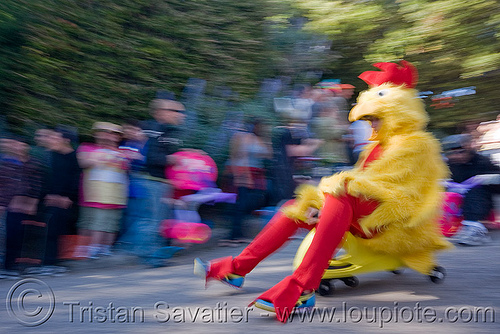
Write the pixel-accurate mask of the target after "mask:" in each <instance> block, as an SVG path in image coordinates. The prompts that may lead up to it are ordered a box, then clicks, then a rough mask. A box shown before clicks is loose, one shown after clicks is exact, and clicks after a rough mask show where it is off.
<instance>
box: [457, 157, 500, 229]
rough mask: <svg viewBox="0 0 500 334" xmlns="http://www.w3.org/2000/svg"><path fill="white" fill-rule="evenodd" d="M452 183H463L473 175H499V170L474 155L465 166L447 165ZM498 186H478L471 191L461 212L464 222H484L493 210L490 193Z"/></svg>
mask: <svg viewBox="0 0 500 334" xmlns="http://www.w3.org/2000/svg"><path fill="white" fill-rule="evenodd" d="M449 167H450V171H451V177H452V179H453V181H454V182H463V181H465V180H467V179H469V178H471V177H473V176H475V175H481V174H493V173H500V168H499V167H498V166H496V165H494V164H493V163H492V162H491V161H490V159H488V158H487V157H485V156H482V155H480V154H477V153H474V156H473V157H472V159H471V160H470V161H469V162H468V163H465V164H453V163H452V164H449ZM498 188H499V186H479V187H475V188H473V189H471V190H470V191H469V192H468V193H467V194H466V195H465V198H464V203H463V205H462V212H463V215H464V218H465V219H466V220H473V221H477V220H486V219H487V218H488V216H489V215H490V212H491V210H492V208H493V198H492V193H497V192H498V190H499V189H498Z"/></svg>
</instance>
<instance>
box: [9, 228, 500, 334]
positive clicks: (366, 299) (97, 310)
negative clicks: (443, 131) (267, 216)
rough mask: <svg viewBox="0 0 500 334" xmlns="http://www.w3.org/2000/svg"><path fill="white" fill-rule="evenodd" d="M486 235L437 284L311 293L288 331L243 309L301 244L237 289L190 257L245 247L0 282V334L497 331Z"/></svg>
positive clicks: (388, 279)
mask: <svg viewBox="0 0 500 334" xmlns="http://www.w3.org/2000/svg"><path fill="white" fill-rule="evenodd" d="M492 237H493V241H492V242H491V243H490V244H488V245H486V246H480V247H457V248H455V249H454V250H452V251H449V252H446V253H442V254H440V255H439V261H440V264H441V265H442V266H443V267H445V268H446V270H447V277H446V279H445V281H444V282H443V283H442V284H434V283H432V282H430V280H429V279H428V278H427V277H425V276H422V275H421V274H418V273H416V272H413V271H411V270H409V269H406V270H405V271H404V272H403V274H401V275H394V274H392V273H389V272H378V273H371V274H367V275H362V276H359V277H358V278H359V280H360V284H359V286H358V287H355V288H350V287H347V286H345V285H344V284H343V283H342V282H340V281H337V282H336V283H335V285H336V290H335V294H334V295H333V296H331V297H321V296H317V302H316V306H317V309H316V311H315V313H314V314H312V313H309V314H305V315H304V318H301V317H300V316H295V317H294V318H292V319H291V320H292V321H290V322H289V323H287V324H281V323H279V322H278V321H276V319H275V318H274V315H273V314H271V313H268V312H265V311H261V310H259V309H256V308H253V307H251V308H248V307H247V305H248V303H249V302H251V301H252V300H253V299H254V298H256V297H257V296H258V295H259V294H260V293H262V292H263V291H265V290H266V289H268V288H269V287H271V286H272V285H273V284H275V283H277V282H278V281H280V280H281V279H282V278H283V277H285V276H286V275H288V274H290V273H291V270H292V269H291V264H292V259H293V256H294V254H295V251H296V249H297V247H298V245H299V243H300V240H292V241H291V242H290V243H289V244H288V245H287V246H286V247H284V248H283V249H281V250H280V251H279V252H277V253H275V254H273V255H272V256H271V257H269V258H268V259H266V260H265V261H264V262H262V263H261V264H260V265H259V266H258V267H257V268H256V269H255V270H254V271H253V272H252V273H250V274H249V275H248V276H247V279H246V281H245V285H244V289H242V290H234V289H232V288H230V287H227V286H225V285H223V284H220V283H218V282H213V283H211V284H209V286H208V289H205V286H204V282H203V281H202V280H201V279H199V278H197V277H195V276H193V274H192V269H193V265H192V262H193V258H194V257H196V256H201V257H202V258H204V259H212V258H217V257H222V256H227V255H236V254H238V253H239V251H241V249H242V247H239V248H217V247H211V248H204V249H198V250H191V251H189V252H187V253H185V254H181V255H179V256H176V257H174V258H173V259H171V261H170V265H169V266H167V267H163V268H156V269H152V268H146V267H144V266H141V265H138V264H136V263H135V261H134V259H133V258H130V257H126V256H121V257H120V256H117V257H115V258H114V259H108V260H96V261H100V262H93V263H89V264H81V265H79V266H76V267H75V268H74V270H72V272H70V273H68V274H66V275H65V276H62V277H34V278H26V279H24V280H21V279H19V280H8V279H2V280H0V296H1V297H0V298H2V301H1V303H0V332H1V333H40V334H41V333H63V332H64V333H155V334H157V333H184V332H186V333H187V332H189V333H281V332H286V333H288V332H290V333H299V332H300V333H308V332H310V333H327V332H344V333H379V332H382V331H383V332H394V333H421V332H424V331H428V332H432V333H456V334H458V333H472V332H475V333H499V332H500V325H499V323H500V286H499V284H500V261H499V259H498V258H499V254H500V231H494V233H492ZM3 300H6V302H5V303H4V302H3ZM52 310H53V312H51V311H52Z"/></svg>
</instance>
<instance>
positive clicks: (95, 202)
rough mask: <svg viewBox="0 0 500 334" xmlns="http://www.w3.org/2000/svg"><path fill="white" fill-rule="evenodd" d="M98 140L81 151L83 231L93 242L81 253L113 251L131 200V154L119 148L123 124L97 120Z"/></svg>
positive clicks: (94, 126) (99, 253) (91, 254)
mask: <svg viewBox="0 0 500 334" xmlns="http://www.w3.org/2000/svg"><path fill="white" fill-rule="evenodd" d="M92 130H93V132H94V139H95V144H88V143H84V144H82V145H80V147H79V148H78V151H77V158H78V162H79V164H80V167H81V168H82V169H83V178H82V188H81V195H80V196H81V197H80V217H79V221H78V227H79V229H80V234H81V235H84V236H90V240H91V241H90V246H81V248H80V251H79V252H78V253H79V254H78V255H79V256H82V257H89V258H96V257H98V256H99V255H111V245H112V244H113V242H114V239H115V236H116V233H117V232H118V231H119V228H120V226H119V225H120V219H121V216H122V210H123V209H124V208H125V206H126V204H127V192H128V179H127V169H128V161H127V156H126V155H125V154H124V153H122V152H121V151H119V150H118V145H119V143H120V140H121V134H122V128H121V126H119V125H116V124H113V123H107V122H96V123H94V125H93V127H92Z"/></svg>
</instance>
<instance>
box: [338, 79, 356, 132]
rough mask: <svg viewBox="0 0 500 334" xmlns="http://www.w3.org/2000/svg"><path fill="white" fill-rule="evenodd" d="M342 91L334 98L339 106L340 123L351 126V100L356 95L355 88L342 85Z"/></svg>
mask: <svg viewBox="0 0 500 334" xmlns="http://www.w3.org/2000/svg"><path fill="white" fill-rule="evenodd" d="M339 86H340V91H336V94H335V97H334V98H333V101H334V103H335V104H336V105H337V108H338V110H339V113H340V115H341V117H340V121H341V122H343V123H344V124H346V125H348V124H349V120H348V118H349V112H350V111H351V105H350V100H351V98H352V96H353V95H354V88H355V87H354V86H353V85H349V84H340V85H339Z"/></svg>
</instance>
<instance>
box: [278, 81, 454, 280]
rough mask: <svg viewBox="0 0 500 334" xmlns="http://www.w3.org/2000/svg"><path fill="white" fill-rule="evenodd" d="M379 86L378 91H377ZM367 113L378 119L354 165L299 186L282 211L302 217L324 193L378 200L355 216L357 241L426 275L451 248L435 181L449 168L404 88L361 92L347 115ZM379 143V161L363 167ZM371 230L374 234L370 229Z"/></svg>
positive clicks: (417, 101)
mask: <svg viewBox="0 0 500 334" xmlns="http://www.w3.org/2000/svg"><path fill="white" fill-rule="evenodd" d="M382 90H383V94H381V93H380V92H381V91H382ZM367 115H371V116H374V117H377V118H379V119H380V120H381V122H382V126H381V128H380V129H379V131H378V132H377V133H375V134H374V136H373V139H375V140H376V142H375V143H374V144H371V145H370V146H369V147H367V148H366V149H365V151H364V152H363V155H362V157H361V158H360V161H359V162H358V164H357V165H356V166H355V168H354V169H352V170H350V171H346V172H341V173H338V174H334V175H332V176H330V177H326V178H323V179H322V180H321V182H320V184H319V186H318V187H317V188H308V189H307V188H306V189H302V190H299V192H298V199H297V205H295V206H294V207H290V208H287V209H285V210H284V211H285V214H286V215H287V216H289V217H293V218H296V219H300V220H303V218H304V216H303V213H302V214H300V212H303V210H304V209H307V207H309V206H313V207H318V203H322V200H323V198H324V196H323V193H329V194H332V195H334V196H340V195H342V194H344V193H345V192H346V191H347V193H348V194H350V195H352V196H355V197H360V198H367V199H373V200H376V201H378V202H379V205H378V207H377V208H376V209H375V211H373V212H372V213H371V214H370V215H368V216H366V217H364V218H362V219H361V220H360V222H359V223H360V226H361V228H362V229H363V230H364V232H365V233H366V234H367V235H370V234H373V236H372V237H371V238H369V239H360V240H359V241H360V242H361V243H363V244H364V245H366V246H368V247H369V248H370V249H372V250H373V251H374V252H381V253H385V254H390V255H394V256H398V257H400V258H401V259H402V260H403V262H405V263H406V264H407V265H408V267H410V268H412V269H415V270H417V271H419V272H421V273H424V274H427V273H429V272H430V270H431V269H432V267H433V266H434V264H435V263H434V259H433V253H434V252H435V251H437V250H441V249H445V248H448V247H450V246H451V244H450V243H449V242H447V241H446V240H445V239H444V237H443V236H442V234H441V233H440V230H439V226H438V219H439V216H440V214H441V203H442V192H443V189H442V187H441V185H440V181H441V180H442V179H445V178H447V177H448V174H449V171H448V168H447V167H446V165H445V163H444V162H443V160H442V158H441V154H440V152H441V150H440V146H439V143H438V141H437V140H436V139H435V138H434V137H433V136H432V135H431V134H430V133H428V132H426V131H425V130H424V127H425V125H426V124H427V114H426V113H425V110H424V108H423V104H422V102H421V101H420V99H418V98H417V97H416V92H415V91H414V90H412V89H407V88H405V87H404V86H402V87H396V86H391V85H382V86H378V87H375V88H372V89H370V90H368V91H366V92H364V93H363V94H361V95H360V98H359V99H358V104H357V106H356V107H355V108H354V109H353V110H352V111H351V114H350V119H351V120H356V119H360V118H361V117H363V116H367ZM377 144H379V145H380V146H381V148H382V154H381V156H380V158H379V159H377V160H374V161H372V162H370V163H369V164H368V165H367V166H366V167H363V165H364V160H365V159H366V157H367V156H368V154H369V153H370V151H371V150H372V149H373V148H374V147H375V145H377ZM374 232H376V233H374Z"/></svg>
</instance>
